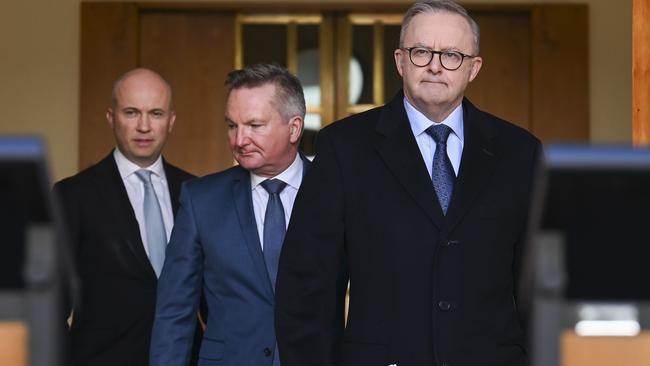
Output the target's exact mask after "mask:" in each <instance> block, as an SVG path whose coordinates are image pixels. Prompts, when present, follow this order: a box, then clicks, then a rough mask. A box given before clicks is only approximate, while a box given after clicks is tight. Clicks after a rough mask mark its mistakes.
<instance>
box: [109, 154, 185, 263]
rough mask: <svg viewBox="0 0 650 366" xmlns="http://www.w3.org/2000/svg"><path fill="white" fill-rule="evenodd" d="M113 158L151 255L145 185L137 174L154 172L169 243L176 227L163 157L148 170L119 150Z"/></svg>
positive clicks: (153, 175) (154, 185) (154, 181)
mask: <svg viewBox="0 0 650 366" xmlns="http://www.w3.org/2000/svg"><path fill="white" fill-rule="evenodd" d="M113 157H114V158H115V163H117V170H119V172H120V176H121V177H122V182H123V183H124V188H126V193H127V194H128V196H129V201H130V202H131V207H133V212H134V213H135V218H136V220H138V226H139V227H140V237H141V238H142V243H143V244H144V250H145V252H147V255H149V245H148V242H147V230H146V229H145V225H144V183H143V182H142V180H140V178H138V176H137V175H136V174H135V172H136V171H137V170H140V169H146V170H150V171H151V172H152V174H151V182H152V183H153V188H154V191H156V197H158V203H159V204H160V210H161V211H162V217H163V223H164V224H165V232H166V234H167V241H169V237H170V235H171V233H172V227H173V226H174V212H173V210H172V205H171V198H170V196H169V185H168V184H167V177H166V176H165V169H164V167H163V163H162V157H161V156H158V159H156V161H155V162H154V163H153V164H152V165H151V166H148V167H146V168H141V167H139V166H138V165H136V164H135V163H133V162H132V161H130V160H129V159H127V158H126V156H124V154H122V152H121V151H120V149H118V148H115V150H114V151H113Z"/></svg>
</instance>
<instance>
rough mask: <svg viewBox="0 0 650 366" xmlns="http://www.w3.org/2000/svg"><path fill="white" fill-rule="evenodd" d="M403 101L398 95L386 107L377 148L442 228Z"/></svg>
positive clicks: (432, 190)
mask: <svg viewBox="0 0 650 366" xmlns="http://www.w3.org/2000/svg"><path fill="white" fill-rule="evenodd" d="M403 98H404V95H403V94H402V93H399V94H398V95H397V96H396V97H395V98H393V100H392V101H391V102H390V103H389V104H387V105H386V106H385V107H384V108H383V110H382V112H381V115H380V117H379V121H378V123H377V129H376V131H377V139H376V144H375V146H376V149H377V151H378V153H379V155H380V156H381V158H382V160H383V161H384V162H385V163H386V166H387V167H388V169H389V170H390V171H391V172H392V173H393V175H394V176H395V178H396V179H397V180H398V181H399V182H400V184H401V185H402V186H403V187H404V189H405V190H406V191H407V192H408V193H409V195H410V196H411V197H412V198H413V200H414V201H415V202H416V204H417V205H418V206H420V208H421V209H422V210H423V211H424V212H425V213H426V214H427V216H428V217H429V218H430V219H431V221H432V222H433V223H434V225H436V226H437V227H438V228H439V229H440V228H442V227H443V224H444V215H443V214H442V209H441V208H440V204H439V203H438V200H437V198H436V194H435V191H434V189H433V185H432V184H431V177H429V174H428V173H427V169H426V166H425V165H424V161H423V160H422V154H421V153H420V151H419V150H418V147H417V143H416V141H415V137H414V136H413V132H412V131H411V128H410V124H409V122H408V119H407V117H406V111H405V110H404V104H403Z"/></svg>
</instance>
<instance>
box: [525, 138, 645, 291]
mask: <svg viewBox="0 0 650 366" xmlns="http://www.w3.org/2000/svg"><path fill="white" fill-rule="evenodd" d="M544 166H545V169H544V171H545V173H542V175H541V179H542V181H541V184H539V185H538V188H537V190H538V191H537V199H536V205H537V207H534V208H533V210H537V211H538V212H536V213H534V214H533V215H532V217H536V219H537V223H533V225H534V227H535V226H536V227H537V229H536V231H537V233H544V232H556V233H558V234H559V235H561V238H562V240H563V242H564V245H563V248H564V264H565V270H566V272H565V274H566V286H565V288H564V297H565V298H566V299H575V300H587V301H608V300H615V301H625V300H650V286H648V285H647V279H648V278H650V149H644V148H634V147H626V146H596V145H589V146H577V145H550V146H548V147H547V148H546V149H545V163H544Z"/></svg>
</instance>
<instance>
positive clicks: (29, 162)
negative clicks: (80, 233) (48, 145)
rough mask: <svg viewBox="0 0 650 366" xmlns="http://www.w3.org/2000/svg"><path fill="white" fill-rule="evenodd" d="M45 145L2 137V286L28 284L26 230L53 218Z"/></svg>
mask: <svg viewBox="0 0 650 366" xmlns="http://www.w3.org/2000/svg"><path fill="white" fill-rule="evenodd" d="M44 159H45V158H44V147H43V144H42V141H41V140H40V139H37V138H26V137H20V138H8V137H0V233H2V240H1V241H0V242H1V243H2V244H1V245H2V255H0V289H2V290H11V289H20V288H23V287H24V286H25V283H24V280H23V267H24V262H25V241H26V229H27V228H28V226H29V225H32V224H45V223H49V222H50V221H51V214H50V212H51V211H50V202H49V198H50V195H49V181H48V175H47V172H46V170H45V162H44Z"/></svg>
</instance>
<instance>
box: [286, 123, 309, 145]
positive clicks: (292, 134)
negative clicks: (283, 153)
mask: <svg viewBox="0 0 650 366" xmlns="http://www.w3.org/2000/svg"><path fill="white" fill-rule="evenodd" d="M304 124H305V121H304V120H303V118H302V117H300V116H294V117H291V119H290V120H289V142H291V143H292V144H297V143H298V141H300V135H301V134H302V128H303V125H304Z"/></svg>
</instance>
